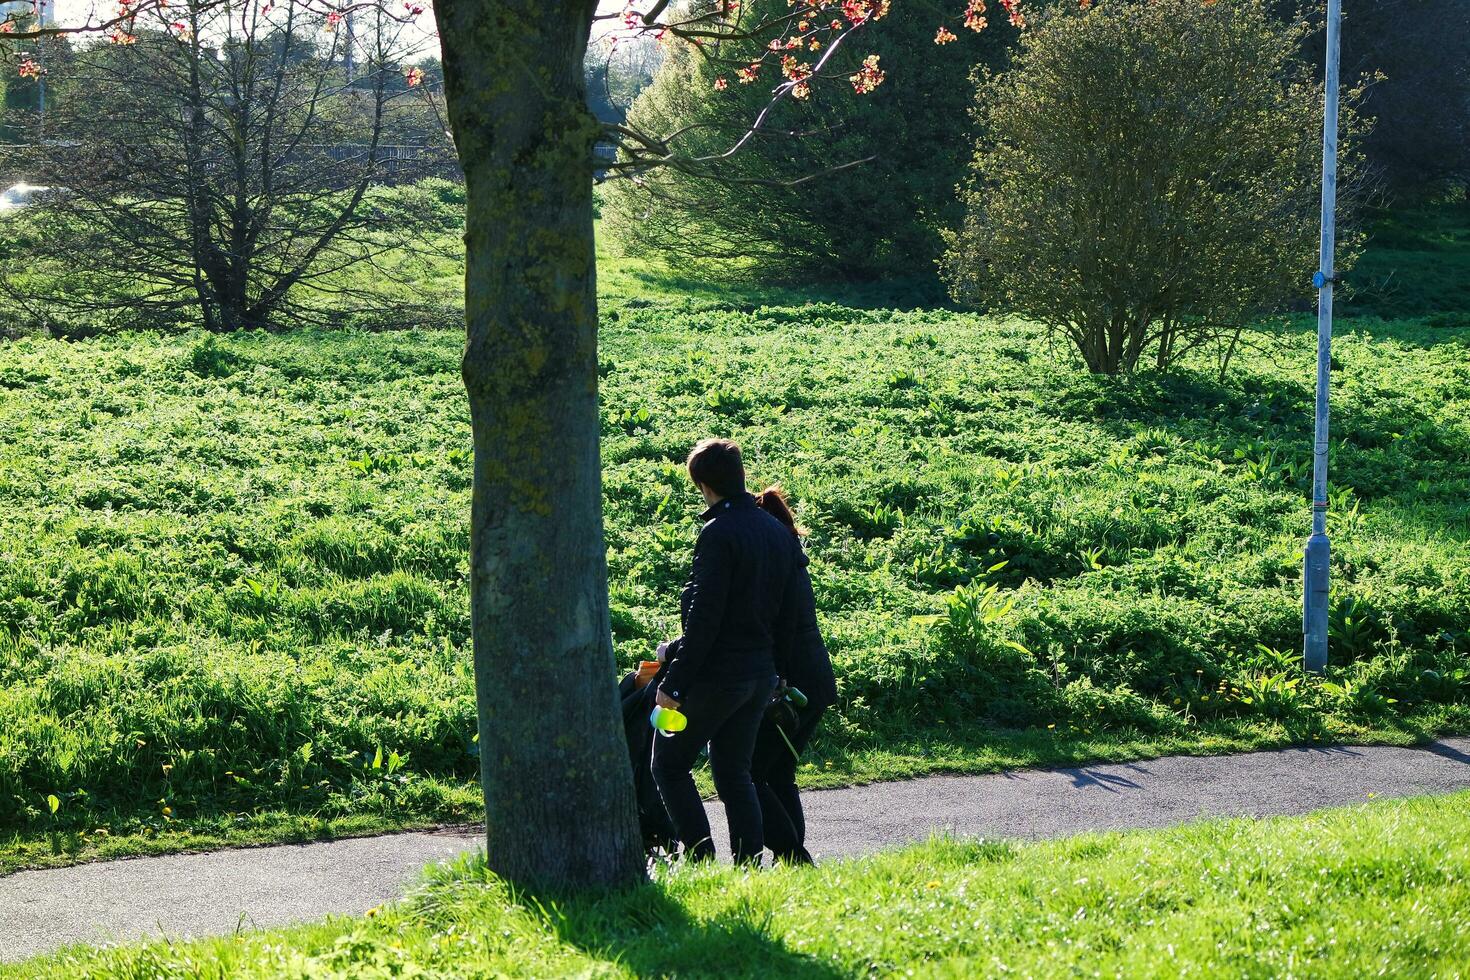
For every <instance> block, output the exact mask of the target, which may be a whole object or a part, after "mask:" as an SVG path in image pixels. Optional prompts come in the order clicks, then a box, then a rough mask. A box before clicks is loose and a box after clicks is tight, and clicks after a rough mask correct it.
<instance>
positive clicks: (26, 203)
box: [0, 183, 56, 214]
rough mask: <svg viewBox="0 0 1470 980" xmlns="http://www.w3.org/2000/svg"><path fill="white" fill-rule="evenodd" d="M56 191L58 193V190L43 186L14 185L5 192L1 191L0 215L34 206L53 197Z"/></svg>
mask: <svg viewBox="0 0 1470 980" xmlns="http://www.w3.org/2000/svg"><path fill="white" fill-rule="evenodd" d="M54 191H56V188H54V187H48V186H44V185H41V184H27V183H19V184H12V185H11V186H10V187H7V188H6V189H5V190H4V191H0V214H4V213H5V212H7V211H19V210H20V209H21V208H28V207H30V206H31V205H32V204H35V203H37V202H38V201H41V200H43V199H45V198H47V197H49V196H51V195H52V193H53V192H54Z"/></svg>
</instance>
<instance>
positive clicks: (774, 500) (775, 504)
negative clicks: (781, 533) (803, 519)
mask: <svg viewBox="0 0 1470 980" xmlns="http://www.w3.org/2000/svg"><path fill="white" fill-rule="evenodd" d="M755 503H756V506H757V507H759V508H760V509H761V510H763V511H765V512H766V513H767V514H770V515H771V516H772V517H774V518H775V519H776V520H778V521H780V522H781V523H782V524H784V525H786V528H787V530H789V531H790V532H791V533H792V534H794V535H795V536H796V537H798V538H799V537H801V536H802V535H803V534H806V528H804V527H802V526H801V525H800V524H798V523H796V515H795V514H793V513H791V504H790V503H788V502H787V500H786V494H785V493H783V492H782V491H781V485H780V484H779V483H777V484H772V485H771V486H769V487H766V488H765V489H764V490H762V491H761V492H760V493H758V494H756V495H755Z"/></svg>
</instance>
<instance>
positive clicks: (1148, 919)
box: [0, 793, 1470, 980]
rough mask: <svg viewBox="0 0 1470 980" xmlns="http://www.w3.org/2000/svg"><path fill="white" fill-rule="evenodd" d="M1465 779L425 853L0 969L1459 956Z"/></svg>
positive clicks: (55, 972)
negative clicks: (305, 920)
mask: <svg viewBox="0 0 1470 980" xmlns="http://www.w3.org/2000/svg"><path fill="white" fill-rule="evenodd" d="M1467 813H1470V794H1464V793H1462V794H1459V795H1456V796H1451V797H1444V798H1440V799H1425V800H1411V801H1394V802H1380V803H1374V804H1370V805H1366V806H1358V807H1352V808H1348V809H1342V810H1333V811H1324V812H1322V813H1318V814H1314V815H1312V816H1308V817H1298V818H1283V819H1276V820H1268V821H1262V822H1253V821H1248V820H1231V821H1215V822H1209V823H1199V824H1194V825H1192V826H1187V827H1181V828H1177V829H1171V830H1163V831H1140V832H1134V833H1126V834H1106V835H1088V836H1083V837H1077V838H1072V839H1069V840H1062V841H1056V842H1046V843H1037V844H1008V843H997V842H983V841H974V842H955V841H943V840H936V841H934V842H931V843H929V844H927V845H924V846H920V847H916V848H911V849H909V850H905V851H900V852H896V853H892V854H885V855H881V856H878V857H873V858H866V859H863V860H859V861H852V862H837V863H831V864H828V865H825V866H823V867H821V868H818V869H811V870H806V869H780V870H776V871H770V872H762V873H757V874H750V873H741V872H737V871H734V870H733V869H729V868H718V869H715V868H712V869H706V870H691V869H681V870H680V871H678V872H676V873H666V874H664V875H662V876H661V878H660V880H658V881H656V882H655V883H653V884H651V885H648V886H646V887H644V888H641V889H638V890H636V891H632V892H627V893H622V894H615V895H612V896H605V897H601V898H591V897H586V896H580V897H578V896H573V897H558V896H553V895H530V894H513V893H511V892H509V891H508V890H507V888H506V887H505V885H504V884H503V883H502V882H500V881H499V880H498V879H496V878H495V877H493V876H492V875H489V874H488V873H487V872H486V871H485V870H484V867H483V865H481V864H478V863H475V862H470V861H465V862H462V863H461V864H460V865H458V866H456V867H452V868H448V869H443V870H438V871H436V872H433V873H432V874H431V876H430V880H429V881H428V883H426V884H425V885H424V886H423V887H422V888H421V889H420V890H419V891H418V892H417V893H416V894H414V895H413V896H411V897H410V898H409V899H408V900H406V901H405V902H403V903H401V904H399V905H396V906H389V907H386V908H383V909H381V910H379V911H378V912H377V913H376V914H374V915H372V916H369V917H368V918H366V919H335V920H330V921H328V922H326V923H322V924H317V925H310V926H303V927H298V928H293V929H288V930H281V931H272V932H267V933H258V934H244V935H240V936H234V937H231V938H228V939H220V940H213V941H207V942H196V943H175V944H155V945H151V946H146V947H138V946H131V947H123V948H120V949H112V950H105V951H98V950H77V951H75V952H73V953H72V954H70V955H61V956H57V957H52V958H48V959H44V960H38V961H33V962H32V963H30V964H26V965H20V966H17V967H14V968H12V969H10V970H7V969H6V968H4V967H0V976H10V977H16V978H41V977H48V978H49V977H57V978H61V977H65V978H68V980H71V978H79V977H104V976H105V977H140V978H141V977H150V978H151V977H174V976H180V977H182V976H188V977H221V978H223V977H230V978H240V977H272V978H274V977H306V976H310V977H318V978H326V977H364V976H384V977H386V976H413V977H425V978H427V977H484V976H516V977H548V976H596V977H646V976H681V977H694V976H721V977H775V976H779V977H801V978H813V980H818V978H834V980H835V978H838V977H868V976H891V975H903V976H924V977H977V976H998V975H1002V974H1012V973H1014V974H1015V975H1018V976H1096V977H1180V976H1222V977H1224V976H1228V977H1282V976H1293V977H1365V976H1396V977H1443V978H1450V977H1458V976H1463V975H1464V970H1465V968H1466V964H1467V963H1470V929H1466V928H1465V923H1466V922H1467V921H1470V835H1467V833H1466V831H1467V829H1470V820H1467V816H1466V814H1467Z"/></svg>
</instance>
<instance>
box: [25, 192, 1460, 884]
mask: <svg viewBox="0 0 1470 980" xmlns="http://www.w3.org/2000/svg"><path fill="white" fill-rule="evenodd" d="M1446 215H1448V217H1446ZM1395 220H1396V221H1397V224H1394V223H1393V222H1392V221H1387V220H1386V223H1385V227H1391V228H1392V229H1393V230H1392V235H1391V236H1390V241H1391V244H1392V245H1393V248H1392V249H1388V248H1385V249H1384V250H1383V251H1382V252H1371V251H1370V254H1369V258H1368V259H1366V260H1365V266H1364V268H1365V270H1367V271H1365V273H1364V276H1363V278H1364V280H1365V281H1368V282H1370V283H1371V284H1372V289H1366V288H1365V290H1364V292H1363V295H1362V296H1361V297H1360V298H1359V300H1358V301H1357V302H1358V303H1359V312H1360V314H1363V315H1360V316H1359V317H1357V318H1356V319H1351V320H1347V321H1345V322H1344V324H1343V329H1342V331H1341V334H1340V340H1339V342H1338V344H1337V347H1336V348H1335V351H1336V353H1335V358H1336V366H1337V370H1336V371H1335V373H1334V383H1335V385H1336V391H1335V394H1334V397H1335V415H1334V426H1335V429H1334V432H1335V440H1334V444H1333V464H1334V491H1333V493H1334V496H1333V503H1334V509H1333V516H1332V532H1333V535H1334V548H1335V551H1334V574H1335V588H1336V591H1335V594H1334V598H1333V614H1332V642H1333V650H1334V665H1333V667H1332V669H1331V671H1330V672H1329V675H1328V677H1327V678H1326V680H1325V682H1323V681H1319V680H1315V679H1309V678H1306V677H1304V676H1302V675H1301V674H1300V672H1299V670H1298V668H1297V653H1296V650H1297V648H1298V645H1299V642H1300V599H1299V588H1300V548H1301V544H1302V542H1303V540H1304V538H1305V536H1306V532H1307V527H1308V510H1307V506H1306V487H1307V481H1308V479H1309V473H1308V467H1309V463H1310V446H1309V441H1310V432H1311V417H1310V410H1311V399H1312V392H1311V387H1310V381H1311V377H1312V367H1311V365H1312V358H1313V353H1312V351H1313V337H1312V333H1311V329H1310V324H1309V323H1308V318H1307V317H1298V318H1296V319H1295V320H1293V321H1291V322H1288V323H1285V324H1283V325H1282V326H1280V328H1279V329H1277V330H1275V331H1274V332H1272V333H1271V334H1269V335H1268V336H1266V337H1265V338H1264V343H1265V349H1264V350H1262V351H1258V352H1253V353H1250V354H1247V355H1244V356H1241V357H1239V358H1238V359H1237V361H1236V364H1235V366H1234V367H1233V368H1232V371H1231V373H1230V374H1229V376H1227V377H1226V378H1224V379H1223V380H1221V379H1218V378H1217V377H1216V376H1215V373H1214V371H1213V368H1212V366H1211V365H1210V364H1208V363H1205V362H1200V363H1198V364H1196V365H1193V366H1191V367H1189V368H1187V369H1185V370H1182V371H1179V372H1177V373H1172V374H1169V375H1158V374H1144V375H1140V376H1139V377H1136V378H1121V379H1120V378H1093V377H1089V376H1087V375H1085V374H1084V373H1081V372H1080V371H1079V370H1078V369H1077V368H1076V367H1075V366H1074V364H1073V363H1072V361H1071V359H1070V357H1069V356H1068V355H1067V352H1066V351H1064V350H1060V349H1057V348H1055V347H1052V346H1051V345H1049V344H1048V342H1047V341H1046V339H1045V338H1044V337H1043V336H1042V334H1041V333H1040V332H1039V331H1038V330H1037V328H1035V327H1034V326H1032V325H1029V324H1026V323H1022V322H1016V321H1012V320H1008V319H1005V318H993V317H982V316H976V315H972V314H967V313H960V312H956V311H953V310H949V309H944V308H933V307H930V308H920V309H904V308H894V307H893V304H894V302H895V297H894V294H889V295H887V296H885V295H884V294H883V293H882V292H880V291H877V290H874V289H867V290H846V289H839V288H837V287H823V288H819V289H809V290H804V291H794V290H767V291H755V290H751V289H748V288H745V289H734V288H718V287H712V286H708V285H698V284H691V283H686V282H682V281H680V280H678V279H676V278H674V277H672V276H669V275H667V274H661V273H658V272H656V271H654V270H649V269H645V268H640V267H636V266H632V265H629V264H626V263H623V264H619V263H617V262H615V261H613V262H609V263H606V264H605V267H604V275H603V283H604V294H605V302H604V328H603V353H602V360H603V364H602V374H603V392H604V406H605V407H604V435H605V442H604V456H605V485H606V513H607V522H608V531H607V544H608V560H609V565H610V569H611V576H612V583H611V589H612V606H613V618H614V629H615V633H616V639H617V642H618V650H619V656H620V659H621V660H622V662H624V663H631V662H632V661H634V660H636V659H638V658H639V657H641V656H646V655H647V654H648V653H649V652H650V651H651V649H652V646H653V644H654V643H655V642H656V640H657V639H659V638H661V637H664V636H667V635H669V634H671V633H672V632H674V631H675V630H676V622H675V620H676V613H677V603H676V602H675V598H674V597H675V595H676V592H677V587H678V585H679V583H680V582H681V581H682V577H683V574H684V572H685V568H686V564H687V561H688V557H689V551H690V546H691V544H692V540H693V535H694V531H695V523H694V516H695V513H696V510H697V508H696V506H695V504H696V501H695V498H694V495H693V494H692V493H691V492H690V490H689V487H688V485H687V481H686V478H685V477H684V476H683V472H682V467H681V465H680V463H681V461H682V459H683V457H684V454H685V452H686V451H687V449H688V447H689V445H690V444H692V442H693V441H695V440H696V439H697V438H700V437H702V436H705V435H708V434H712V433H717V434H728V435H731V436H733V437H735V438H737V439H739V440H740V441H741V442H742V444H744V445H745V446H746V448H747V451H748V456H749V458H750V466H751V469H752V471H753V477H754V478H755V479H757V480H759V481H762V482H775V481H779V482H781V483H783V484H784V485H785V486H786V488H787V489H788V490H789V491H790V492H791V494H792V495H793V497H794V499H795V500H796V501H797V503H798V505H799V509H800V513H801V517H802V518H803V520H804V521H805V522H806V523H808V524H809V525H810V526H811V527H812V529H813V534H812V537H811V552H812V555H813V573H814V578H815V581H816V585H817V592H818V599H819V604H820V609H821V613H822V620H823V625H824V628H825V631H826V633H827V635H828V637H829V640H830V646H831V648H832V650H833V653H834V657H835V660H836V663H837V667H838V671H839V676H840V683H841V688H842V703H841V705H840V706H839V709H838V711H837V712H836V713H835V715H834V717H832V719H831V720H830V722H829V723H828V725H827V727H826V728H825V730H824V732H823V733H822V735H821V736H820V737H819V745H818V746H817V750H816V753H815V754H814V756H813V757H812V759H811V761H810V764H809V765H807V766H806V767H804V769H803V771H802V777H801V778H802V779H803V781H804V782H806V783H807V784H808V785H830V784H837V783H843V782H852V781H861V780H872V779H885V778H897V777H904V776H910V775H915V774H919V773H924V772H935V771H970V772H976V771H991V770H995V769H999V768H1005V767H1014V766H1025V765H1040V764H1056V763H1063V762H1076V761H1082V760H1088V759H1123V758H1136V757H1140V756H1146V755H1150V754H1159V753H1164V752H1174V751H1185V752H1221V751H1229V750H1234V749H1243V748H1250V747H1262V746H1274V745H1281V744H1287V743H1293V742H1312V741H1341V740H1364V741H1368V740H1372V741H1400V742H1403V741H1412V740H1417V739H1422V738H1425V737H1428V736H1432V735H1435V734H1439V733H1443V732H1446V731H1451V730H1460V731H1464V730H1470V705H1467V701H1470V670H1467V667H1466V654H1467V652H1470V356H1467V353H1470V350H1467V349H1470V323H1467V322H1466V321H1465V319H1464V314H1463V309H1464V307H1458V308H1456V307H1453V306H1452V305H1451V304H1453V303H1458V302H1461V300H1462V298H1463V297H1461V296H1460V294H1458V293H1454V292H1453V290H1452V289H1450V287H1449V286H1446V285H1445V283H1450V284H1451V285H1453V284H1454V283H1455V282H1457V281H1458V280H1455V278H1454V276H1453V275H1452V274H1451V272H1452V270H1454V269H1457V268H1460V267H1462V266H1463V267H1466V268H1470V232H1467V228H1470V217H1467V216H1465V215H1463V214H1461V213H1460V212H1433V213H1431V214H1428V215H1427V216H1426V217H1425V218H1424V220H1423V222H1422V224H1423V226H1424V227H1425V228H1426V231H1425V233H1424V234H1423V235H1422V236H1421V237H1420V238H1418V239H1415V238H1413V236H1412V235H1410V233H1409V232H1408V231H1407V230H1405V228H1404V227H1402V226H1403V224H1404V220H1405V219H1402V218H1400V219H1395ZM1395 236H1396V237H1395ZM1416 248H1417V251H1416V250H1415V249H1416ZM1374 263H1377V264H1376V265H1375V264H1374ZM1385 270H1388V271H1385ZM1423 270H1428V272H1426V273H1424V275H1423V276H1421V277H1420V278H1415V277H1416V276H1417V275H1419V272H1421V271H1423ZM1447 270H1449V271H1447ZM1370 272H1371V273H1372V274H1371V276H1370V275H1369V274H1368V273H1370ZM452 275H453V270H452V269H450V270H447V271H444V272H443V275H441V276H440V277H439V280H438V281H437V283H436V284H435V285H433V287H432V289H433V290H437V291H442V289H443V284H444V281H445V280H446V279H448V278H451V277H452ZM1390 287H1391V288H1390ZM1439 297H1445V298H1443V299H1441V298H1439ZM839 300H841V301H839ZM1350 309H1351V307H1350ZM1370 314H1371V315H1370ZM1383 314H1391V315H1394V316H1395V317H1396V319H1383V317H1382V315H1383ZM1401 314H1402V315H1401ZM460 346H461V339H460V337H459V336H458V335H457V334H456V333H454V332H451V331H421V330H408V331H402V332H393V333H365V332H351V331H341V332H314V331H305V332H300V333H294V334H287V335H266V334H251V335H247V336H235V337H229V338H221V339H217V338H210V337H205V336H202V335H200V334H183V335H168V336H160V335H156V334H122V335H117V336H107V337H97V338H92V339H89V340H86V341H81V342H61V341H56V340H49V339H44V338H37V337H31V338H22V339H19V340H16V341H13V342H7V343H4V344H3V346H0V718H3V719H4V724H3V725H0V872H3V871H6V870H13V869H15V868H17V867H21V866H27V865H42V864H48V863H58V862H65V861H70V860H74V859H77V858H85V857H105V856H114V855H118V854H123V853H138V852H145V851H160V850H172V849H179V848H196V847H209V846H218V845H221V844H227V843H248V842H253V841H261V840H278V839H301V838H307V837H316V836H326V835H331V834H342V833H359V832H366V831H371V830H375V829H383V828H387V827H394V826H402V825H409V824H422V823H430V822H457V821H469V820H474V819H476V817H477V816H478V804H477V792H478V791H477V790H476V789H475V787H474V785H473V778H474V776H475V773H476V771H477V756H476V752H477V750H478V747H477V745H476V744H475V743H474V741H473V732H474V728H475V726H474V705H473V698H472V692H471V677H470V658H469V650H468V621H467V599H466V594H465V574H466V572H465V556H466V553H467V547H468V540H467V529H466V515H467V513H468V501H469V473H470V465H469V464H470V459H469V431H468V420H467V413H466V410H465V402H464V398H463V394H462V391H461V387H460V381H459V373H458V356H459V351H460Z"/></svg>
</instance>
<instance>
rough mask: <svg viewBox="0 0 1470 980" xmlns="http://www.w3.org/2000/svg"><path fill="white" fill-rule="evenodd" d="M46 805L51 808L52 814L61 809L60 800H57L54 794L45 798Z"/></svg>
mask: <svg viewBox="0 0 1470 980" xmlns="http://www.w3.org/2000/svg"><path fill="white" fill-rule="evenodd" d="M46 805H47V806H49V807H50V808H51V812H52V813H55V812H56V811H57V810H60V809H61V800H59V799H57V797H56V794H55V793H51V794H50V795H48V796H47V797H46Z"/></svg>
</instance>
